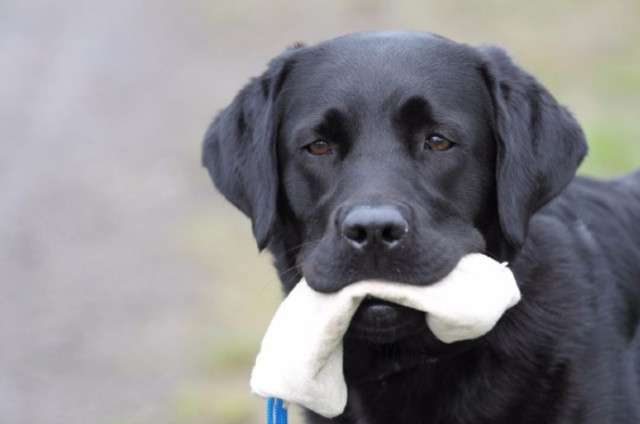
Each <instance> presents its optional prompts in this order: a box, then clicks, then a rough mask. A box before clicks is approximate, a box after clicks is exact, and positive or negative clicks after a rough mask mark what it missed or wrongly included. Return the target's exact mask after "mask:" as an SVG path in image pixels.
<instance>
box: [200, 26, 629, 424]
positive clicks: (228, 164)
mask: <svg viewBox="0 0 640 424" xmlns="http://www.w3.org/2000/svg"><path fill="white" fill-rule="evenodd" d="M434 135H437V136H439V137H440V139H439V140H441V139H442V138H445V139H448V140H450V141H452V142H453V145H452V146H453V147H451V148H450V149H448V150H443V151H437V150H433V149H432V148H429V147H428V145H425V142H426V141H427V140H429V139H430V138H431V137H432V136H434ZM316 140H324V141H326V142H328V143H329V144H330V146H331V151H330V152H329V153H328V154H324V155H313V154H311V153H310V150H309V147H308V146H309V144H310V143H312V142H314V141H316ZM586 150H587V148H586V143H585V141H584V136H583V134H582V131H581V129H580V127H579V125H578V124H577V123H576V121H575V120H574V119H573V118H572V117H571V115H570V114H569V112H568V111H567V110H566V109H565V108H563V107H561V106H560V105H558V103H557V102H556V101H555V99H554V98H553V97H552V96H551V95H550V94H549V93H548V92H547V90H546V89H545V88H544V87H543V86H541V85H540V84H539V83H538V82H537V81H536V80H535V79H534V78H533V77H532V76H531V75H529V74H528V73H526V72H525V71H523V70H522V69H521V68H519V67H518V66H516V65H515V64H514V63H513V62H512V61H511V60H510V59H509V58H508V57H507V55H506V54H505V53H504V52H503V51H502V50H500V49H499V48H496V47H481V48H473V47H469V46H466V45H462V44H457V43H454V42H452V41H449V40H446V39H444V38H441V37H438V36H434V35H430V34H422V33H368V34H355V35H351V36H346V37H341V38H338V39H335V40H331V41H328V42H325V43H322V44H319V45H316V46H311V47H305V46H302V45H296V47H295V49H290V50H288V51H286V52H285V53H283V54H282V55H281V56H279V57H278V58H276V59H275V60H274V61H273V62H272V63H271V64H270V65H269V68H268V70H267V71H266V72H265V74H264V75H263V76H261V77H260V78H256V79H254V80H252V81H251V82H250V83H249V84H248V85H247V86H246V87H245V88H244V89H243V90H242V91H241V92H240V94H238V96H237V97H236V99H235V100H234V102H233V103H232V104H231V105H230V106H229V107H228V108H227V109H225V110H224V111H223V112H222V113H221V114H220V116H218V118H217V119H216V120H215V121H214V123H213V124H212V125H211V127H210V128H209V131H208V132H207V135H206V138H205V142H204V150H203V162H204V164H205V166H206V167H207V168H208V169H209V172H210V173H211V176H212V178H213V180H214V182H215V184H216V186H217V187H218V189H219V190H220V191H221V192H222V193H223V194H224V195H225V196H226V197H227V198H228V199H229V200H230V201H231V202H233V203H234V204H235V205H236V206H237V207H238V208H239V209H241V210H242V211H243V212H244V213H245V214H247V215H248V216H249V217H250V218H251V219H252V222H253V231H254V234H255V236H256V239H257V241H258V245H259V247H260V248H264V247H267V246H268V248H269V250H270V251H271V252H272V253H273V255H274V257H275V265H276V267H277V269H278V272H279V274H280V277H281V279H282V282H283V287H284V290H285V292H288V291H289V290H291V288H292V287H293V286H294V285H295V284H296V282H297V281H298V280H299V279H300V278H301V276H302V275H304V276H305V277H306V279H307V280H308V282H309V284H310V285H311V286H312V287H314V288H315V289H316V290H319V291H327V292H331V291H335V290H339V289H340V288H341V287H343V286H344V285H346V284H349V283H351V282H354V281H358V280H361V279H365V278H382V279H390V280H393V281H400V282H403V283H406V284H419V285H421V284H430V283H432V282H434V281H437V280H438V279H439V278H441V277H442V276H444V275H446V274H447V273H448V272H449V271H450V270H451V269H452V268H453V267H454V266H455V264H456V263H457V261H458V260H459V258H460V257H462V256H463V255H464V254H466V253H470V252H483V253H485V254H488V255H491V256H493V257H495V258H496V259H498V260H501V261H505V260H508V261H509V262H510V266H511V269H512V270H513V272H514V274H515V275H516V278H517V281H518V284H519V286H520V289H521V291H522V295H523V298H522V301H521V302H520V303H519V304H518V305H517V306H516V307H514V308H512V309H510V310H509V311H508V312H507V313H506V314H505V316H504V317H503V318H502V319H501V321H500V322H499V323H498V325H497V326H496V327H495V328H494V329H493V330H492V331H491V332H490V333H489V334H487V335H486V336H484V337H482V338H480V339H477V340H473V341H466V342H459V343H454V344H452V345H446V344H444V343H442V342H439V341H438V340H437V339H435V337H434V336H433V335H432V334H431V333H430V331H429V330H428V328H427V327H426V326H425V325H424V321H423V320H420V319H417V320H416V315H415V314H416V312H414V311H411V310H408V309H406V308H399V307H395V306H392V305H389V304H385V303H384V302H366V304H365V305H364V306H363V307H362V308H361V309H360V310H359V311H358V313H357V315H356V317H355V318H354V322H353V323H352V326H351V327H350V329H349V331H348V333H347V336H346V337H345V363H344V370H345V375H346V378H347V382H348V386H349V401H348V405H347V409H346V411H345V413H344V414H343V415H341V416H340V417H338V418H335V419H333V420H327V419H325V418H322V417H318V416H316V415H315V414H313V413H309V414H308V419H309V422H310V423H354V424H355V423H358V424H373V423H375V424H378V423H380V424H383V423H384V424H389V423H403V424H414V423H415V424H418V423H419V424H429V423H446V424H463V423H466V424H471V423H473V424H478V423H492V424H499V423H507V424H526V423H531V424H540V423H544V424H560V423H573V424H606V423H611V424H613V423H615V424H621V423H624V424H626V423H629V424H632V423H640V331H639V330H638V328H639V324H638V322H639V319H640V173H636V174H634V175H630V176H627V177H625V178H620V179H616V180H612V181H596V180H590V179H586V178H575V177H574V174H575V171H576V168H577V167H578V165H579V163H580V161H581V160H582V158H583V157H584V155H585V154H586ZM354 219H355V220H356V223H357V224H358V225H359V226H356V227H355V229H354V228H353V227H349V228H348V231H347V230H345V226H347V225H351V224H352V223H353V221H354ZM358 220H359V221H358ZM405 224H406V225H405ZM405 227H406V228H405ZM391 230H393V231H391ZM401 230H402V231H401ZM404 230H406V231H404ZM292 342H294V341H292Z"/></svg>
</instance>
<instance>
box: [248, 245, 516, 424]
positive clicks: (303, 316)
mask: <svg viewBox="0 0 640 424" xmlns="http://www.w3.org/2000/svg"><path fill="white" fill-rule="evenodd" d="M366 296H372V297H376V298H380V299H383V300H386V301H389V302H393V303H396V304H399V305H403V306H407V307H410V308H413V309H417V310H420V311H424V312H426V318H425V319H426V322H427V325H428V326H429V329H430V330H431V331H432V332H433V334H434V335H435V336H436V337H437V338H438V339H440V340H441V341H443V342H445V343H453V342H456V341H460V340H469V339H474V338H477V337H480V336H482V335H484V334H486V333H487V332H488V331H489V330H491V329H492V328H493V326H494V325H495V324H496V323H497V322H498V320H499V319H500V317H501V316H502V315H503V313H504V312H505V311H506V310H507V309H508V308H510V307H512V306H513V305H515V304H516V303H518V301H519V300H520V291H519V290H518V286H517V284H516V282H515V279H514V277H513V274H512V273H511V271H510V270H509V268H507V266H506V264H500V263H498V262H496V261H494V260H493V259H491V258H489V257H487V256H485V255H482V254H479V253H474V254H470V255H467V256H465V257H463V258H462V259H461V260H460V262H459V263H458V265H457V266H456V268H454V269H453V271H451V273H450V274H449V275H447V276H446V277H445V278H443V279H442V280H440V281H439V282H437V283H435V284H432V285H429V286H424V287H423V286H415V285H408V284H400V283H394V282H385V281H360V282H357V283H353V284H350V285H348V286H346V287H345V288H343V289H342V290H340V291H338V292H336V293H329V294H326V293H319V292H316V291H314V290H312V289H311V288H310V287H309V285H308V284H307V282H306V281H305V280H304V279H303V280H302V281H300V282H299V283H298V284H297V285H296V287H295V288H294V289H293V290H292V291H291V293H289V295H288V296H287V297H286V299H285V300H284V301H283V302H282V304H281V305H280V307H279V308H278V311H277V312H276V314H275V316H274V317H273V320H272V321H271V324H270V325H269V328H268V329H267V332H266V334H265V336H264V339H263V340H262V346H261V348H260V353H259V354H258V357H257V358H256V363H255V366H254V368H253V372H252V375H251V388H252V390H253V392H254V393H256V394H258V395H260V396H263V397H275V398H280V399H284V400H285V401H287V402H292V403H296V404H299V405H301V406H304V407H306V408H308V409H310V410H312V411H315V412H316V413H318V414H320V415H323V416H325V417H327V418H331V417H335V416H337V415H339V414H340V413H342V412H343V411H344V408H345V406H346V403H347V386H346V383H345V381H344V375H343V373H342V338H343V336H344V333H345V332H346V331H347V328H348V327H349V323H350V322H351V318H352V317H353V315H354V313H355V312H356V309H357V308H358V306H359V305H360V302H362V300H363V299H364V298H365V297H366Z"/></svg>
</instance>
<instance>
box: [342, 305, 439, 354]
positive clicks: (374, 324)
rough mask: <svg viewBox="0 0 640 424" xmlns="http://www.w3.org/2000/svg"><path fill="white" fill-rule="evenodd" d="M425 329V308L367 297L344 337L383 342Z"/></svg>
mask: <svg viewBox="0 0 640 424" xmlns="http://www.w3.org/2000/svg"><path fill="white" fill-rule="evenodd" d="M425 331H428V328H427V324H426V321H425V313H424V312H420V311H417V310H415V309H410V308H407V307H405V306H400V305H395V304H393V303H390V302H386V301H384V300H379V299H374V298H366V299H365V300H364V301H363V302H362V303H361V304H360V307H359V308H358V310H357V311H356V313H355V314H354V316H353V318H352V320H351V324H350V325H349V329H348V330H347V334H346V337H352V338H356V339H360V340H365V341H368V342H371V343H380V344H384V343H394V342H396V341H399V340H401V339H404V338H407V337H410V336H414V335H416V334H419V333H421V332H425Z"/></svg>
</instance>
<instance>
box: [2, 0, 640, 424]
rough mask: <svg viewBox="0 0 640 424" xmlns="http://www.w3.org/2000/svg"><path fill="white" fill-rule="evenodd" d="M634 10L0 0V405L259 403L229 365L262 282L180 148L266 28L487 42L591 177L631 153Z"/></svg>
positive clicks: (191, 145) (225, 95) (253, 413)
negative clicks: (571, 136) (568, 113)
mask: <svg viewBox="0 0 640 424" xmlns="http://www.w3.org/2000/svg"><path fill="white" fill-rule="evenodd" d="M639 20H640V2H638V0H608V1H607V2H604V3H603V2H602V0H582V1H569V0H538V1H535V2H534V1H502V0H485V1H482V2H478V1H474V0H449V1H446V2H444V1H441V2H436V1H426V0H420V1H418V0H396V1H393V2H391V1H382V0H348V1H347V0H343V1H338V0H325V1H323V2H305V1H284V0H269V1H262V2H260V1H250V0H234V1H219V0H210V1H207V0H183V1H177V0H111V1H94V0H85V1H80V0H58V1H44V0H40V1H38V0H21V1H17V0H15V1H11V0H0V143H1V144H0V146H1V147H2V148H1V149H0V423H3V424H4V423H6V424H45V423H46V424H58V423H59V424H62V423H64V424H75V423H78V424H85V423H96V424H143V423H144V424H147V423H154V424H164V423H175V424H208V423H215V424H220V423H226V424H244V423H261V422H264V420H263V408H264V403H263V401H262V400H260V399H258V398H255V397H253V396H251V395H250V393H249V389H248V378H249V371H250V367H251V365H252V362H253V358H254V356H255V354H256V353H257V349H258V345H259V341H260V338H261V336H262V333H263V331H264V330H265V328H266V326H267V324H268V321H269V318H270V317H271V315H272V313H273V312H274V310H275V307H276V305H277V303H278V301H279V299H280V293H279V287H278V281H277V279H276V277H275V274H274V273H273V271H272V270H271V268H270V258H269V257H268V255H267V254H264V253H263V254H261V255H259V254H258V252H257V248H256V246H255V243H254V241H253V239H252V236H251V233H250V225H249V221H248V220H247V219H246V218H244V217H243V216H241V214H240V213H239V212H237V211H236V210H234V209H233V208H232V207H231V206H229V205H228V204H227V203H226V202H225V201H224V200H223V199H222V198H221V196H220V195H218V194H217V193H215V191H214V189H213V188H212V185H211V183H210V181H209V179H208V176H207V174H206V172H205V171H204V170H203V169H202V168H201V167H200V157H199V155H200V143H201V138H202V135H203V133H204V131H205V129H206V127H207V125H208V123H209V122H210V120H211V119H212V118H213V116H214V115H215V114H216V113H217V111H219V110H220V109H221V108H223V107H224V106H226V105H227V104H228V103H229V102H230V101H231V100H232V98H233V96H234V95H235V93H236V92H237V90H238V89H240V88H241V86H242V85H243V84H244V83H245V82H246V81H247V80H248V79H249V78H250V77H251V76H254V75H257V74H259V73H261V72H262V71H263V69H264V68H265V65H266V63H267V62H268V61H269V60H270V58H272V57H273V56H275V55H276V54H278V53H279V52H280V51H281V50H283V49H284V48H285V47H286V46H288V45H291V44H292V43H293V42H295V41H302V42H305V43H314V42H317V41H320V40H323V39H326V38H331V37H334V36H337V35H340V34H344V33H348V32H353V31H360V30H374V29H418V30H428V31H432V32H437V33H441V34H443V35H445V36H448V37H450V38H453V39H455V40H457V41H461V42H466V43H470V44H480V43H487V42H489V43H496V44H500V45H502V46H504V47H505V48H507V49H508V50H509V51H510V52H511V54H512V56H513V57H514V58H515V59H516V60H517V61H518V62H519V63H520V64H521V65H522V66H524V67H525V68H527V69H529V70H530V71H531V72H532V73H534V74H535V75H537V76H538V77H539V79H540V80H541V81H542V82H543V83H544V84H546V85H547V86H548V87H549V89H550V90H551V91H552V92H553V93H554V94H555V96H556V97H557V98H558V99H559V100H560V102H561V103H563V104H565V105H567V106H569V107H570V109H571V110H572V111H573V112H574V114H575V115H576V116H577V118H578V119H579V120H580V121H581V123H582V124H583V125H584V128H585V129H586V132H587V134H588V138H589V141H590V144H591V155H590V156H589V158H588V159H587V161H586V162H585V164H584V166H583V168H582V170H581V172H583V173H589V174H596V175H599V176H609V175H615V174H619V173H622V172H625V171H628V170H631V169H632V168H634V167H636V166H640V149H639V147H638V141H640V114H639V112H640V48H639V46H638V44H639V41H640V25H638V22H639ZM291 421H292V422H299V418H296V417H295V414H294V417H292V419H291Z"/></svg>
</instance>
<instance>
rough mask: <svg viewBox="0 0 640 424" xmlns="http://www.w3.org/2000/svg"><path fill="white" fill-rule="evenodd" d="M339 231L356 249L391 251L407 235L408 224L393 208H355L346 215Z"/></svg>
mask: <svg viewBox="0 0 640 424" xmlns="http://www.w3.org/2000/svg"><path fill="white" fill-rule="evenodd" d="M341 230H342V236H343V237H344V238H345V239H346V240H347V242H348V243H349V244H350V245H352V246H353V247H355V248H357V249H360V250H365V249H372V248H380V247H385V248H387V249H392V248H394V247H396V246H397V245H398V244H399V243H400V242H401V241H402V239H403V238H404V237H405V236H406V235H407V233H408V232H409V224H408V223H407V220H406V219H404V217H403V216H402V214H401V213H400V212H399V211H398V210H397V209H395V208H394V207H393V206H357V207H355V208H353V209H352V210H351V211H349V212H348V213H347V215H346V216H345V218H344V221H343V222H342V228H341Z"/></svg>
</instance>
